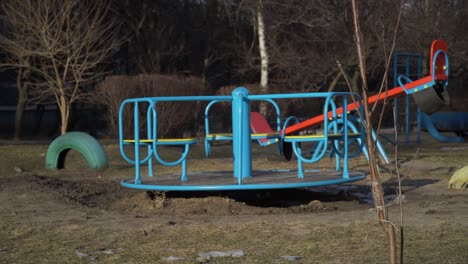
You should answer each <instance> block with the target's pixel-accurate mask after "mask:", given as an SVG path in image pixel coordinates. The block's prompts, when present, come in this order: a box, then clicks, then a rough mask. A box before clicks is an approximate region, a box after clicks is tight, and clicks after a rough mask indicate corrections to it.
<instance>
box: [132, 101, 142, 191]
mask: <svg viewBox="0 0 468 264" xmlns="http://www.w3.org/2000/svg"><path fill="white" fill-rule="evenodd" d="M138 111H139V109H138V102H135V106H134V108H133V133H134V136H133V137H134V139H135V146H134V147H135V184H140V183H141V178H140V123H139V122H138V121H139V120H138V117H139V115H138Z"/></svg>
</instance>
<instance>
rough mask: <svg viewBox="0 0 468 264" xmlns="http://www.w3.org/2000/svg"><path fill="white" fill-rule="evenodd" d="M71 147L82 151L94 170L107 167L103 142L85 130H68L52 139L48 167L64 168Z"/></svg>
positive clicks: (47, 161) (48, 150) (47, 159)
mask: <svg viewBox="0 0 468 264" xmlns="http://www.w3.org/2000/svg"><path fill="white" fill-rule="evenodd" d="M71 149H73V150H76V151H78V152H79V153H81V155H83V157H84V158H85V159H86V161H87V162H88V165H89V168H91V169H92V170H95V171H98V170H102V169H105V168H107V165H108V163H107V157H106V154H105V153H104V150H103V148H102V146H101V144H100V143H99V142H98V141H97V140H96V139H95V138H94V137H92V136H90V135H88V134H86V133H83V132H68V133H66V134H64V135H61V136H59V137H58V138H56V139H55V140H54V141H52V143H51V144H50V145H49V148H48V149H47V155H46V168H47V169H49V170H57V169H63V168H64V166H65V157H66V156H67V153H68V151H70V150H71Z"/></svg>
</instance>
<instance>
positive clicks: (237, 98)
mask: <svg viewBox="0 0 468 264" xmlns="http://www.w3.org/2000/svg"><path fill="white" fill-rule="evenodd" d="M248 96H249V90H247V89H246V88H244V87H239V88H236V89H235V90H234V91H232V98H233V100H232V144H233V156H234V177H236V178H237V182H238V184H242V180H243V179H244V178H247V177H251V174H252V159H251V146H250V144H251V138H250V102H249V99H248Z"/></svg>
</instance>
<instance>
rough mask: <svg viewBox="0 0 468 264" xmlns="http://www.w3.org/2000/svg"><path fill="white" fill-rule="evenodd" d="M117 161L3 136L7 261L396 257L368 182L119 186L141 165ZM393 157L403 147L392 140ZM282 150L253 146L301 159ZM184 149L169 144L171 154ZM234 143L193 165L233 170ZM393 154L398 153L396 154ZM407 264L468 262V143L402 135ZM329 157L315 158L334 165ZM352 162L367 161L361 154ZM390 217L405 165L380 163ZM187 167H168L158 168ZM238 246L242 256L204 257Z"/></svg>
mask: <svg viewBox="0 0 468 264" xmlns="http://www.w3.org/2000/svg"><path fill="white" fill-rule="evenodd" d="M104 147H105V151H106V153H107V155H108V158H109V161H110V167H109V169H107V170H105V171H101V172H94V171H91V170H89V169H88V168H87V164H86V162H85V160H84V159H83V158H82V157H81V156H80V155H79V153H76V152H74V151H71V152H70V153H69V154H68V156H67V160H66V164H65V166H66V168H65V169H63V170H59V171H47V170H45V169H44V163H45V153H46V151H47V143H42V144H41V143H37V142H36V143H34V144H29V143H27V142H21V143H16V144H13V143H12V142H2V143H1V145H0V263H87V262H92V263H288V262H293V263H294V262H295V263H385V262H387V246H386V240H385V237H384V233H383V232H382V230H381V227H380V226H379V224H378V222H377V220H376V217H375V212H374V211H373V209H372V208H373V207H372V195H371V193H370V189H369V187H368V181H367V180H364V181H361V182H357V183H355V184H350V185H342V186H327V187H320V188H311V189H285V190H268V191H243V192H146V191H139V190H130V189H126V188H123V187H121V186H120V184H119V182H120V181H121V180H123V179H126V178H129V177H132V175H133V168H132V167H131V166H130V165H129V164H127V163H126V162H125V161H124V160H123V159H122V158H121V157H120V154H119V150H118V146H117V145H115V144H114V143H112V142H106V143H105V144H104ZM386 148H387V150H388V152H389V155H390V156H391V157H393V152H394V151H393V147H392V145H390V144H388V145H387V146H386ZM275 150H276V149H275V148H267V149H260V148H259V147H255V149H254V153H255V154H254V155H255V158H254V161H253V164H254V165H253V166H254V168H258V169H269V168H270V169H271V168H275V169H278V168H294V167H295V165H296V164H295V162H294V161H293V162H286V161H283V160H281V159H280V158H278V157H276V156H275ZM176 151H177V150H174V149H170V148H169V149H167V153H168V154H167V155H169V156H171V155H172V154H173V153H172V152H176ZM229 153H231V150H230V146H227V145H220V146H216V147H215V148H214V153H213V158H211V159H205V158H203V157H202V146H197V147H196V148H195V149H193V150H192V151H191V154H190V157H189V170H199V171H206V170H213V169H216V170H229V169H232V160H231V157H230V154H229ZM393 159H394V158H393ZM396 163H397V164H398V165H399V166H398V167H399V171H400V174H401V176H402V177H403V181H402V188H403V193H404V203H403V205H404V208H403V211H404V217H403V219H404V223H403V224H404V229H403V231H404V259H405V261H406V263H467V262H466V261H467V260H468V192H466V191H464V190H449V189H448V188H447V185H448V180H449V179H450V176H451V175H452V174H453V173H454V172H455V171H456V170H457V169H459V168H461V167H462V166H463V165H465V164H468V145H466V143H465V144H447V143H439V142H436V141H434V140H432V139H431V138H429V137H424V138H423V144H421V145H417V144H416V143H412V144H411V145H409V146H407V145H404V144H401V145H400V147H399V152H398V158H397V162H396ZM332 164H333V162H332V161H329V160H324V161H323V162H320V163H318V164H314V165H311V166H310V167H311V168H313V167H314V166H315V167H327V166H330V165H332ZM351 168H352V170H358V171H367V167H366V160H365V159H364V158H362V157H359V158H356V159H353V160H351ZM381 169H382V177H383V180H384V188H385V193H386V195H387V196H386V197H387V200H388V205H389V213H390V218H391V220H392V221H393V222H394V223H395V224H396V225H399V224H400V223H399V221H400V216H399V211H400V208H399V206H398V204H397V202H396V201H395V198H396V167H395V164H393V165H384V164H382V165H381ZM179 170H180V168H177V167H176V168H165V167H162V166H159V165H157V166H156V167H155V171H157V173H168V172H175V173H176V172H178V171H179ZM235 250H238V251H240V252H242V254H241V256H225V257H211V258H210V257H208V258H207V257H203V256H202V255H200V254H202V253H206V252H211V251H220V252H224V253H227V254H229V252H232V251H235Z"/></svg>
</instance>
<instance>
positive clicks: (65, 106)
mask: <svg viewBox="0 0 468 264" xmlns="http://www.w3.org/2000/svg"><path fill="white" fill-rule="evenodd" d="M59 110H60V121H61V124H60V134H61V135H63V134H65V133H67V128H68V117H69V115H70V104H69V103H68V102H67V100H66V98H65V96H63V95H61V96H60V105H59Z"/></svg>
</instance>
